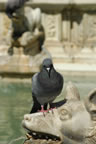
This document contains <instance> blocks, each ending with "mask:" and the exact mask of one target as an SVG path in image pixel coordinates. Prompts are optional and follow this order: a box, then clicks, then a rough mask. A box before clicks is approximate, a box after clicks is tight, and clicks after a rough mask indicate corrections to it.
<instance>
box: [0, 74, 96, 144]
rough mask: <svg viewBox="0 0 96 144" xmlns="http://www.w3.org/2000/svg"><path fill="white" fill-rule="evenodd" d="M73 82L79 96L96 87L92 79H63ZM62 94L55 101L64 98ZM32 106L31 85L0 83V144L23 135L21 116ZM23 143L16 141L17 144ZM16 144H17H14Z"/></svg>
mask: <svg viewBox="0 0 96 144" xmlns="http://www.w3.org/2000/svg"><path fill="white" fill-rule="evenodd" d="M70 80H71V81H73V82H74V83H75V84H76V86H77V87H78V89H79V92H80V96H81V97H82V96H87V95H88V92H89V91H90V90H91V89H93V88H95V87H96V80H95V78H94V77H87V78H86V77H74V76H73V77H68V76H67V77H65V85H64V88H65V87H66V83H67V81H70ZM63 93H64V89H63V92H62V94H61V96H60V97H58V98H57V101H58V100H60V99H62V98H63V97H64V95H63ZM31 106H32V97H31V83H8V82H6V83H5V82H1V83H0V144H8V143H9V142H10V141H11V140H13V139H16V138H18V137H20V136H23V135H24V134H25V131H24V129H23V128H22V126H21V121H22V119H23V115H24V114H26V113H29V112H30V110H31ZM21 143H23V140H22V141H18V144H21ZM15 144H17V143H15Z"/></svg>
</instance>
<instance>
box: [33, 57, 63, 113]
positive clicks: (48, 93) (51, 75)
mask: <svg viewBox="0 0 96 144" xmlns="http://www.w3.org/2000/svg"><path fill="white" fill-rule="evenodd" d="M63 82H64V80H63V76H62V75H61V74H60V73H58V72H57V71H56V70H55V68H54V66H53V63H52V60H51V58H46V59H44V61H43V63H42V68H41V71H40V72H38V73H36V74H34V75H33V77H32V96H33V107H32V110H31V112H30V113H35V112H37V111H38V110H41V111H42V112H45V111H46V110H47V106H48V104H49V106H51V104H52V102H53V101H54V100H55V99H56V97H57V96H58V95H59V94H60V93H61V91H62V88H63ZM50 109H51V108H50Z"/></svg>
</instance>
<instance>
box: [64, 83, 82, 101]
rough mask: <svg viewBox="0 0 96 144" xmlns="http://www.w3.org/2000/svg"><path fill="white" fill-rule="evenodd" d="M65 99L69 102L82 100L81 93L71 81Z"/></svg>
mask: <svg viewBox="0 0 96 144" xmlns="http://www.w3.org/2000/svg"><path fill="white" fill-rule="evenodd" d="M65 98H66V99H67V100H72V99H73V100H80V95H79V91H78V89H77V87H76V86H75V85H74V84H73V83H72V82H71V81H70V82H68V84H67V87H66V95H65Z"/></svg>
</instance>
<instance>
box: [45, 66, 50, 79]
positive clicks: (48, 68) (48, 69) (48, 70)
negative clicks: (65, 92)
mask: <svg viewBox="0 0 96 144" xmlns="http://www.w3.org/2000/svg"><path fill="white" fill-rule="evenodd" d="M46 70H47V72H48V75H49V78H50V72H51V68H50V67H47V68H46Z"/></svg>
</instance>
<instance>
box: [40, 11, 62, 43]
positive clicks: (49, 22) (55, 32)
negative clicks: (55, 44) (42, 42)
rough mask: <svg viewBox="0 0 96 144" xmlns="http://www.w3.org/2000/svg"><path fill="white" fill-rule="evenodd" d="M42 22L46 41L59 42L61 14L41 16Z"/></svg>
mask: <svg viewBox="0 0 96 144" xmlns="http://www.w3.org/2000/svg"><path fill="white" fill-rule="evenodd" d="M42 22H43V26H44V29H45V35H46V41H48V40H55V41H60V40H61V31H62V30H61V24H62V23H61V14H59V13H51V14H47V13H46V14H45V13H44V14H42Z"/></svg>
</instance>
